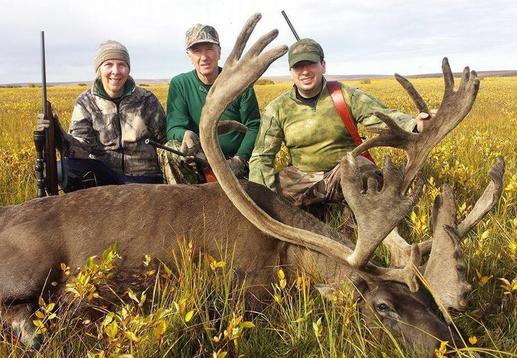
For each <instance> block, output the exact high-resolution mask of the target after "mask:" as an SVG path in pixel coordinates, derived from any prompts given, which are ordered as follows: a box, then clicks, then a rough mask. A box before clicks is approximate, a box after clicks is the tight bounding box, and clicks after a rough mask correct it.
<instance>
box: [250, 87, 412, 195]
mask: <svg viewBox="0 0 517 358" xmlns="http://www.w3.org/2000/svg"><path fill="white" fill-rule="evenodd" d="M340 85H341V92H342V94H343V98H344V100H345V102H346V104H347V105H348V107H349V110H350V112H351V114H352V117H353V119H354V120H355V122H356V123H361V124H362V125H364V126H371V125H379V124H381V123H382V122H381V121H380V120H379V119H378V118H377V117H376V116H375V115H374V113H375V112H382V113H386V114H387V115H388V116H390V117H391V118H393V119H394V120H395V121H396V122H397V123H398V124H399V125H400V126H401V127H402V128H403V129H405V130H407V131H412V130H413V128H414V127H415V120H414V119H413V118H412V117H411V116H409V115H407V114H404V113H401V112H397V111H394V110H390V109H388V108H387V107H386V106H385V105H384V104H383V103H382V102H380V101H379V100H377V99H376V98H374V97H371V96H369V95H368V94H366V93H364V92H362V91H361V90H359V89H356V88H352V87H348V86H345V85H342V84H340ZM282 143H284V144H285V146H286V147H287V149H288V151H289V154H290V156H291V163H292V165H293V166H295V167H297V168H298V169H300V170H302V171H304V172H317V171H328V170H330V169H332V168H333V167H335V166H336V164H337V163H338V161H339V160H341V159H342V158H343V157H344V155H345V154H346V153H347V152H348V151H351V150H353V149H354V148H355V144H354V141H353V139H352V137H351V136H350V134H349V133H348V131H347V130H346V129H345V126H344V125H343V122H342V120H341V117H340V116H339V114H338V112H337V111H336V108H335V106H334V102H333V101H332V97H331V96H330V94H329V92H328V90H327V86H326V82H325V81H324V83H323V90H322V91H321V93H320V96H319V97H318V99H317V102H316V105H315V106H314V107H312V106H310V105H307V104H305V103H302V102H301V101H299V100H298V99H297V98H296V90H295V88H294V87H293V88H292V89H291V90H289V91H287V92H285V93H283V94H282V95H280V96H279V97H277V98H276V99H274V100H273V101H272V102H271V103H269V105H268V106H267V107H266V109H265V114H264V118H263V119H262V122H261V124H260V130H259V135H258V137H257V142H256V144H255V149H254V150H253V154H252V156H251V159H250V176H249V178H250V181H253V182H256V183H259V184H262V185H265V186H267V187H268V188H270V189H271V190H275V188H276V183H275V172H274V167H275V156H276V154H277V153H278V151H279V150H280V147H281V145H282Z"/></svg>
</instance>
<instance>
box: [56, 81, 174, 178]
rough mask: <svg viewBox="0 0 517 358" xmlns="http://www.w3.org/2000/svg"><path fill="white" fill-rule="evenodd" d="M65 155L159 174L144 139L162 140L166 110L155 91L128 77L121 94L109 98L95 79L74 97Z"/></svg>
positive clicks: (122, 169) (133, 172)
mask: <svg viewBox="0 0 517 358" xmlns="http://www.w3.org/2000/svg"><path fill="white" fill-rule="evenodd" d="M68 132H69V134H68V135H66V136H65V140H66V143H67V145H66V146H65V155H67V156H68V157H70V158H77V159H88V158H89V159H97V160H100V161H102V162H103V163H104V164H106V165H107V166H108V167H109V168H111V169H113V170H114V171H116V172H118V173H121V174H125V175H150V176H152V175H161V171H160V167H159V165H158V159H157V155H156V151H155V149H154V148H153V147H152V146H150V145H147V144H145V143H144V140H145V139H146V138H151V139H153V140H155V141H157V142H160V143H164V142H165V112H164V111H163V108H162V106H161V104H160V102H159V101H158V99H157V98H156V96H155V95H154V94H152V93H151V92H149V91H147V90H145V89H143V88H140V87H136V86H135V83H134V81H133V79H131V78H129V79H128V83H127V84H126V88H125V90H124V94H123V95H122V97H119V98H117V99H110V98H109V97H108V96H107V95H106V94H105V93H104V90H103V88H102V84H100V83H99V82H98V81H96V82H95V83H94V85H93V86H92V89H91V90H88V91H86V92H83V93H82V94H80V95H79V97H78V98H77V100H76V103H75V106H74V110H73V112H72V119H71V121H70V128H69V131H68Z"/></svg>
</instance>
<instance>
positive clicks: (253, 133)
mask: <svg viewBox="0 0 517 358" xmlns="http://www.w3.org/2000/svg"><path fill="white" fill-rule="evenodd" d="M209 88H210V87H209V86H206V85H205V84H203V82H201V81H200V80H199V78H198V77H197V74H196V71H195V70H193V71H191V72H187V73H182V74H180V75H178V76H176V77H174V78H173V79H172V80H171V82H170V85H169V94H168V97H167V139H168V140H171V139H174V140H177V141H180V142H181V141H182V140H183V135H184V134H185V131H186V130H191V131H193V132H195V133H196V134H198V135H199V119H200V117H201V110H202V108H203V106H204V104H205V101H206V95H207V93H208V90H209ZM220 119H221V120H231V119H232V120H236V121H238V122H240V123H242V124H244V125H245V126H246V127H247V128H248V130H247V132H246V133H245V134H244V133H239V132H235V131H233V132H229V133H226V134H222V135H220V136H219V144H220V145H221V149H222V151H223V153H224V154H225V155H226V156H228V157H231V156H234V155H238V156H239V157H242V158H244V159H246V160H248V159H249V158H250V156H251V152H252V150H253V145H254V144H255V139H256V137H257V133H258V129H259V126H260V112H259V108H258V103H257V97H256V96H255V91H254V90H253V88H252V87H250V88H248V89H247V90H246V91H245V92H244V93H243V94H242V95H240V96H239V97H238V98H237V99H236V100H235V101H233V103H231V104H230V105H229V106H228V108H227V109H226V110H225V111H224V113H223V115H222V116H221V118H220Z"/></svg>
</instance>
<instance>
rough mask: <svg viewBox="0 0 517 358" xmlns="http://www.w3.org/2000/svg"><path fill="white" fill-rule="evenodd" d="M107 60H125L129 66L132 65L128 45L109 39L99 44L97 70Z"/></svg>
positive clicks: (96, 55) (96, 59)
mask: <svg viewBox="0 0 517 358" xmlns="http://www.w3.org/2000/svg"><path fill="white" fill-rule="evenodd" d="M107 60H120V61H124V62H125V63H127V65H128V67H131V64H130V63H129V53H128V52H127V48H126V46H124V45H122V44H121V43H120V42H117V41H113V40H108V41H106V42H103V43H101V44H100V45H99V47H98V48H97V52H96V53H95V72H97V70H98V69H99V67H100V65H102V63H103V62H104V61H107Z"/></svg>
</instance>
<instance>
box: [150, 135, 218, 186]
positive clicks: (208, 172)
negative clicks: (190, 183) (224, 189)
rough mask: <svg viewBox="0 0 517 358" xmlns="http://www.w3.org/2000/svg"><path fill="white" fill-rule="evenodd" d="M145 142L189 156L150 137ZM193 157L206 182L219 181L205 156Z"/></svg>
mask: <svg viewBox="0 0 517 358" xmlns="http://www.w3.org/2000/svg"><path fill="white" fill-rule="evenodd" d="M144 143H145V144H148V145H151V146H153V147H154V148H160V149H163V150H166V151H168V152H171V153H174V154H176V155H179V156H181V157H185V158H186V157H188V156H187V155H186V154H185V153H183V152H181V151H179V150H176V149H174V148H171V147H168V146H166V145H163V144H160V143H158V142H155V141H154V140H152V139H149V138H147V139H146V140H145V141H144ZM193 158H194V161H195V162H196V167H197V170H198V172H199V173H202V174H203V177H204V179H205V182H207V183H213V182H217V179H216V178H215V175H214V172H213V171H212V169H211V168H210V165H209V164H208V162H207V160H206V159H204V158H201V157H198V156H197V155H196V156H193Z"/></svg>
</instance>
